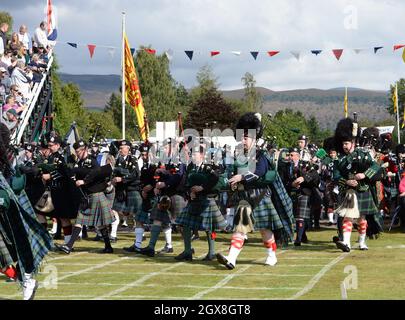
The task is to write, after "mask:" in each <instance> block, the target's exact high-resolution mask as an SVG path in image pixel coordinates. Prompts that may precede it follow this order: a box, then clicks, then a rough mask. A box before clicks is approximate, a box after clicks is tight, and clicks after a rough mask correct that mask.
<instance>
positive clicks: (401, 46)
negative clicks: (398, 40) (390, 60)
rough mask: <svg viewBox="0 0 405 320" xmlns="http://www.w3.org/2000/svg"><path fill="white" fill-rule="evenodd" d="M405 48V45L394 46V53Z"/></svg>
mask: <svg viewBox="0 0 405 320" xmlns="http://www.w3.org/2000/svg"><path fill="white" fill-rule="evenodd" d="M403 47H405V44H397V45H395V46H394V51H395V50H398V49H401V48H403Z"/></svg>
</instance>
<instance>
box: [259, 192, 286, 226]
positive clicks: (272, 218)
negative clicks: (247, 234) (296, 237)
mask: <svg viewBox="0 0 405 320" xmlns="http://www.w3.org/2000/svg"><path fill="white" fill-rule="evenodd" d="M260 191H262V190H260ZM252 216H253V218H254V223H255V224H254V226H255V229H257V230H260V229H269V230H271V231H276V230H279V229H283V228H284V225H283V223H282V221H281V219H280V217H279V215H278V213H277V210H276V208H275V207H274V204H273V201H272V200H271V191H270V189H268V190H267V192H266V195H265V196H264V197H263V199H262V200H261V201H260V202H259V204H258V205H257V206H256V207H255V208H254V209H253V214H252Z"/></svg>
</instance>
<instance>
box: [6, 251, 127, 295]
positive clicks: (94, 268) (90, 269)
mask: <svg viewBox="0 0 405 320" xmlns="http://www.w3.org/2000/svg"><path fill="white" fill-rule="evenodd" d="M126 259H128V257H122V258H119V259H115V260H110V261H107V262H104V263H100V264H97V265H95V266H93V267H90V268H87V269H83V270H79V271H75V272H70V273H69V274H66V275H65V276H62V277H60V278H59V277H58V279H57V280H58V282H59V281H61V280H65V279H67V278H70V277H75V276H78V275H81V274H83V273H87V272H91V271H93V270H96V269H101V268H104V267H106V266H108V265H110V264H113V263H116V262H119V261H122V260H126ZM42 288H43V285H42V284H40V285H39V289H42ZM18 296H21V293H18V294H15V295H13V296H11V297H14V298H15V297H18Z"/></svg>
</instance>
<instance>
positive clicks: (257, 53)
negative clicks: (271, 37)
mask: <svg viewBox="0 0 405 320" xmlns="http://www.w3.org/2000/svg"><path fill="white" fill-rule="evenodd" d="M250 54H251V55H252V57H253V59H255V60H256V59H257V56H258V55H259V51H250Z"/></svg>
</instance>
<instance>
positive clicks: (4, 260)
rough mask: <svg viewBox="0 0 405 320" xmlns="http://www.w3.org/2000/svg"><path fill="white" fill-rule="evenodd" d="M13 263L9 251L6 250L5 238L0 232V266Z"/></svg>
mask: <svg viewBox="0 0 405 320" xmlns="http://www.w3.org/2000/svg"><path fill="white" fill-rule="evenodd" d="M0 229H1V227H0ZM13 263H14V259H13V258H12V256H11V253H10V251H9V250H8V248H7V246H6V243H5V239H4V238H3V235H2V233H1V232H0V268H1V269H3V268H6V267H8V266H10V265H12V264H13Z"/></svg>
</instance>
